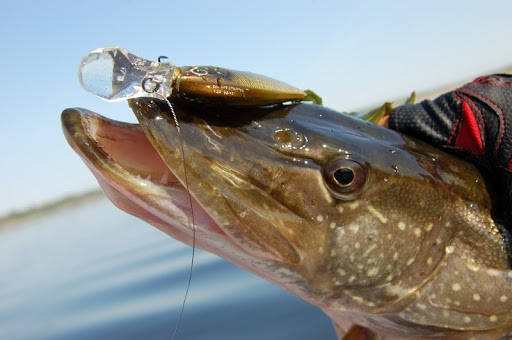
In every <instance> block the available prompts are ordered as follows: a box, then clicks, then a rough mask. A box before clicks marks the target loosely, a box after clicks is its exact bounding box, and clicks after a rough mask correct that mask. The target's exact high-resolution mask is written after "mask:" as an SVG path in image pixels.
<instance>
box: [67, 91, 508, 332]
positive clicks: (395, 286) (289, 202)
mask: <svg viewBox="0 0 512 340" xmlns="http://www.w3.org/2000/svg"><path fill="white" fill-rule="evenodd" d="M130 107H131V108H132V110H133V112H134V113H135V115H136V117H137V119H138V121H139V125H129V124H124V123H119V122H113V121H109V120H107V119H105V118H102V117H100V116H97V115H95V114H92V113H91V112H88V111H86V110H84V109H68V110H66V111H65V112H64V113H63V116H62V120H63V125H64V131H65V134H66V136H67V138H68V141H69V142H70V144H71V145H72V146H73V148H74V149H75V150H76V151H78V153H79V154H80V155H81V157H82V158H83V159H84V161H85V162H86V164H87V165H88V166H89V168H91V170H92V171H93V173H94V174H95V176H96V177H97V178H98V180H99V182H100V184H101V185H102V187H103V188H104V190H105V191H106V193H107V195H109V197H110V198H111V200H112V201H113V202H114V203H115V204H116V205H117V206H119V207H120V208H122V209H124V210H125V211H127V212H129V213H131V214H134V215H136V216H139V217H141V218H143V219H144V220H147V221H148V222H149V223H151V224H153V225H155V226H157V227H158V228H160V229H161V230H163V231H164V232H166V233H168V234H169V235H171V236H173V237H175V238H176V239H178V240H180V241H182V242H185V243H187V244H190V245H192V244H195V245H197V246H198V247H200V248H202V249H205V250H208V251H210V252H213V253H215V254H217V255H219V256H222V257H224V258H226V259H228V260H229V261H231V262H234V263H235V264H237V265H239V266H241V267H242V268H245V269H247V270H249V271H251V272H253V273H256V274H257V275H259V276H261V277H264V278H266V279H268V280H270V281H272V282H274V283H276V284H278V285H280V286H282V287H283V288H284V289H286V290H287V291H289V292H291V293H292V294H295V295H298V296H300V297H301V298H303V299H305V300H306V301H309V302H311V303H313V304H315V305H317V306H319V307H321V308H322V309H324V311H326V312H327V314H329V315H330V316H331V317H333V318H334V319H336V318H338V317H340V318H341V317H346V316H347V315H348V314H347V313H350V314H351V316H350V319H351V320H355V321H356V322H358V323H361V324H364V325H370V326H373V325H372V324H371V322H370V321H368V320H369V319H368V318H367V317H366V316H368V315H376V314H382V313H394V312H397V313H398V311H400V310H403V308H405V306H406V305H407V303H409V302H410V301H411V300H414V299H416V298H417V297H418V296H419V293H418V291H419V289H420V288H421V287H424V286H425V283H426V282H429V280H432V279H433V278H434V277H435V275H436V273H437V272H438V271H439V268H440V267H442V266H443V264H445V263H446V258H447V254H457V256H458V257H459V258H461V257H465V258H469V259H471V261H473V262H474V264H475V266H479V265H482V266H487V267H492V268H505V267H507V266H508V263H507V256H506V252H505V251H504V246H503V240H502V238H501V236H500V234H499V231H498V230H497V227H496V226H494V224H493V223H492V219H491V217H490V209H491V201H490V198H489V195H488V194H487V190H486V188H485V184H484V182H483V180H482V179H481V177H480V175H479V173H478V171H476V169H475V168H474V167H473V166H472V165H470V164H468V163H465V162H462V161H460V160H458V159H456V158H454V157H452V156H449V155H447V154H445V153H443V152H442V151H439V150H437V149H435V148H433V147H430V146H428V145H426V144H424V143H421V142H419V141H417V140H414V139H412V138H409V137H406V136H402V135H400V134H398V133H396V132H394V131H391V130H389V129H385V128H383V127H380V126H376V125H374V124H371V123H368V122H365V121H363V120H360V119H357V118H354V117H351V116H349V115H346V114H340V113H338V112H335V111H332V110H329V109H327V108H324V107H319V106H316V105H310V104H297V105H295V104H294V105H284V106H273V107H265V108H247V109H243V110H241V109H236V108H227V107H209V106H199V105H192V104H190V105H189V104H181V105H174V111H175V114H176V117H177V120H175V119H174V117H173V112H172V111H171V110H170V109H169V107H168V105H167V104H166V103H165V102H162V101H159V100H156V99H145V98H141V99H134V100H131V101H130ZM176 122H178V126H177V125H176ZM148 174H149V177H148ZM188 195H190V196H188ZM488 225H491V227H490V229H489V228H488V227H487V226H488ZM482 226H486V227H482ZM493 228H494V229H493ZM354 313H355V314H354ZM354 315H356V316H354ZM358 315H364V316H365V317H364V318H362V319H361V318H359V316H358ZM379 322H382V320H380V321H379ZM384 322H387V320H384ZM395 326H396V325H395V324H393V325H392V326H389V327H390V328H392V327H395Z"/></svg>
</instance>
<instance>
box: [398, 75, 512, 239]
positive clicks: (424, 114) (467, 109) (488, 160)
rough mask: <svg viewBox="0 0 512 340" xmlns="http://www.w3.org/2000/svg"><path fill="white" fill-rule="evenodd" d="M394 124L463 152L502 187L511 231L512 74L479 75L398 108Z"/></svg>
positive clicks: (499, 201)
mask: <svg viewBox="0 0 512 340" xmlns="http://www.w3.org/2000/svg"><path fill="white" fill-rule="evenodd" d="M389 127H390V128H392V129H394V130H397V131H400V132H403V133H406V134H409V135H411V136H415V137H418V138H420V139H422V140H425V141H427V142H429V143H431V144H434V145H437V146H441V147H442V148H444V149H447V150H449V151H452V152H454V153H456V154H458V155H461V156H463V157H465V158H467V159H469V160H471V161H472V162H473V163H475V164H476V165H477V166H479V167H480V168H481V169H484V170H485V171H484V173H486V176H487V180H492V181H494V182H495V183H496V185H497V188H498V191H499V192H498V194H499V195H498V197H497V200H496V201H497V202H496V203H497V204H498V205H500V208H503V209H505V215H507V216H508V218H509V220H508V222H507V225H508V226H509V228H508V229H509V230H512V224H511V222H512V194H511V191H512V76H511V75H505V74H495V75H491V76H485V77H479V78H477V79H475V80H474V81H473V82H471V83H468V84H466V85H464V86H462V87H460V88H458V89H456V90H455V91H452V92H448V93H445V94H443V95H441V96H439V97H438V98H436V99H434V100H424V101H422V102H421V103H419V104H415V105H404V106H401V107H397V108H396V109H394V110H393V112H392V113H391V116H390V118H389Z"/></svg>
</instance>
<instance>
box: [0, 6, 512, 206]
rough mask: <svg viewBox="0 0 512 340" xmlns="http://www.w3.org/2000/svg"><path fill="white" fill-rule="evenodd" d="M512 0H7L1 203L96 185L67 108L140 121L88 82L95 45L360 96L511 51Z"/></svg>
mask: <svg viewBox="0 0 512 340" xmlns="http://www.w3.org/2000/svg"><path fill="white" fill-rule="evenodd" d="M510 13H512V2H510V1H486V2H482V1H467V0H466V1H429V2H412V1H393V2H383V1H359V2H358V1H277V0H274V1H247V2H243V1H215V2H214V1H190V0H187V1H181V2H175V1H161V2H160V1H151V2H149V1H129V0H124V1H81V2H71V1H45V2H42V1H41V2H36V1H32V2H30V1H27V2H23V1H9V2H6V3H5V4H2V10H1V11H0V32H1V33H2V34H1V37H2V38H0V39H1V40H0V42H1V46H2V49H1V51H0V64H1V65H2V71H1V73H0V74H1V75H2V77H3V81H2V82H0V93H1V94H2V96H1V98H2V100H1V101H0V115H1V118H2V121H1V124H0V129H1V133H0V145H1V146H2V157H1V159H0V171H1V175H2V182H3V183H2V187H3V188H2V190H0V215H2V214H4V213H7V212H9V211H11V210H14V209H21V208H24V207H27V206H30V205H35V204H40V203H43V202H45V201H47V200H49V199H54V198H57V197H60V196H62V195H64V194H69V193H73V192H79V191H81V190H85V189H88V188H93V187H95V186H96V182H95V180H94V179H93V177H92V175H91V174H90V173H89V171H88V170H87V169H86V167H85V166H84V165H83V164H82V162H81V161H80V160H79V159H78V157H77V156H76V155H75V154H74V153H73V152H72V150H71V149H70V148H69V146H68V145H67V143H66V141H65V139H64V137H63V135H62V132H61V128H60V120H59V116H60V112H61V111H62V110H63V109H65V108H67V107H75V106H80V107H85V108H88V109H91V110H93V111H96V112H98V113H101V114H104V115H107V116H109V117H111V118H115V119H120V120H124V121H134V117H133V116H132V114H131V113H130V111H129V109H128V108H127V106H126V103H114V104H111V103H106V102H103V101H101V100H100V99H98V98H96V97H94V96H92V95H90V94H89V93H87V92H85V91H84V90H82V89H81V88H80V86H79V83H78V78H77V67H78V64H79V63H80V60H81V58H82V57H83V55H85V54H86V53H87V52H88V51H90V50H92V49H95V48H98V47H104V46H114V45H116V46H123V47H125V48H127V49H128V50H130V51H132V52H133V53H135V54H137V55H140V56H142V57H145V58H147V59H151V58H156V57H157V56H159V55H167V56H168V57H169V60H170V61H171V62H173V63H175V64H177V65H200V64H206V65H215V66H223V67H227V68H232V69H238V70H246V71H251V72H256V73H261V74H265V75H268V76H271V77H274V78H277V79H280V80H283V81H286V82H288V83H290V84H292V85H295V86H297V87H300V88H311V89H314V90H315V91H316V92H317V93H319V94H320V95H321V96H322V97H323V98H324V102H325V105H327V106H329V107H332V108H334V109H338V110H354V109H357V108H359V107H367V106H369V105H371V104H376V103H381V102H383V101H385V100H389V99H394V98H397V97H400V96H403V95H405V94H407V93H409V92H410V91H411V90H425V89H431V88H434V87H436V86H440V85H443V84H448V83H452V82H454V81H457V80H460V79H466V78H467V77H470V76H473V75H478V74H480V73H485V72H488V71H491V70H493V69H496V68H499V67H502V66H506V65H511V64H512V44H510V37H511V36H512V23H511V20H510Z"/></svg>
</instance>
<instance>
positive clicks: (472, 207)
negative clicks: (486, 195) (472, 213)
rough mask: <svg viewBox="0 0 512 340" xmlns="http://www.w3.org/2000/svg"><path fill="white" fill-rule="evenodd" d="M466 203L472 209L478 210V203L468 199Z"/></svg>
mask: <svg viewBox="0 0 512 340" xmlns="http://www.w3.org/2000/svg"><path fill="white" fill-rule="evenodd" d="M466 204H467V205H468V208H469V209H471V210H476V209H477V205H476V203H475V202H471V201H466Z"/></svg>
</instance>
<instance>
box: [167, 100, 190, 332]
mask: <svg viewBox="0 0 512 340" xmlns="http://www.w3.org/2000/svg"><path fill="white" fill-rule="evenodd" d="M164 100H165V101H166V103H167V105H169V108H170V109H171V113H172V118H173V119H174V124H175V125H176V131H177V132H178V140H179V142H180V151H181V159H182V160H183V178H184V180H185V189H186V190H187V193H188V203H189V206H190V213H191V219H189V218H188V216H187V220H188V224H189V226H191V227H192V259H191V260H190V270H189V274H188V282H187V288H186V290H185V295H184V297H183V303H182V304H181V310H180V313H179V316H178V319H177V320H176V325H175V326H174V331H173V332H172V335H171V340H174V339H175V338H176V336H177V334H178V330H179V328H180V324H181V320H182V319H183V312H184V311H185V303H186V301H187V297H188V293H189V290H190V283H191V282H192V270H193V268H194V258H195V253H196V227H195V221H194V207H193V206H192V195H191V194H190V190H189V185H188V176H187V163H186V161H185V149H184V147H183V138H182V137H181V128H180V124H179V123H178V117H177V116H176V112H174V107H173V106H172V104H171V102H170V101H169V100H168V99H167V98H165V97H164Z"/></svg>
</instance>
